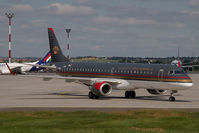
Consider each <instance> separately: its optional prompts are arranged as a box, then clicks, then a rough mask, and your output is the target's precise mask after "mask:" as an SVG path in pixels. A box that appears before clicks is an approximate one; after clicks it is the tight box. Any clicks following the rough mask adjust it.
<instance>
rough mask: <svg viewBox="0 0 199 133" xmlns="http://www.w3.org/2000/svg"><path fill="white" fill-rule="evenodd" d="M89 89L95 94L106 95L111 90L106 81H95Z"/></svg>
mask: <svg viewBox="0 0 199 133" xmlns="http://www.w3.org/2000/svg"><path fill="white" fill-rule="evenodd" d="M90 90H91V91H92V93H93V94H95V95H97V96H100V95H102V96H107V95H109V94H110V93H111V92H112V86H111V85H110V84H109V83H106V82H96V83H94V84H93V85H92V87H91V88H90Z"/></svg>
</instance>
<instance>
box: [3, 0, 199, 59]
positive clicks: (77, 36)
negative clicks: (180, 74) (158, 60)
mask: <svg viewBox="0 0 199 133" xmlns="http://www.w3.org/2000/svg"><path fill="white" fill-rule="evenodd" d="M0 2H1V4H0V31H1V32H0V56H4V57H7V56H8V18H6V16H5V12H14V13H15V16H14V18H13V19H12V20H13V21H12V44H13V45H12V56H13V57H27V56H34V57H42V56H43V55H44V54H45V53H46V52H48V50H49V45H48V34H47V28H48V27H53V28H54V31H55V33H56V35H57V39H58V41H59V43H60V45H61V47H62V48H63V52H64V53H66V42H67V41H66V32H65V29H66V28H71V29H72V32H71V47H70V48H71V52H70V53H71V56H73V57H74V56H88V55H92V56H134V57H168V56H177V49H178V47H180V55H181V56H192V54H193V55H194V56H199V0H56V1H55V0H40V1H39V0H34V1H33V0H31V1H30V0H0Z"/></svg>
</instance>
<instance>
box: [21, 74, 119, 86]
mask: <svg viewBox="0 0 199 133" xmlns="http://www.w3.org/2000/svg"><path fill="white" fill-rule="evenodd" d="M18 76H20V77H37V78H43V80H44V81H48V80H51V79H64V80H65V82H75V83H80V84H84V85H87V86H91V85H92V84H93V83H95V82H107V83H109V84H111V85H113V86H114V85H118V84H121V83H122V80H120V79H109V78H84V77H64V76H59V75H48V74H47V75H35V74H26V75H18Z"/></svg>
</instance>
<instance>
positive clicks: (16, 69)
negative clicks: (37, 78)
mask: <svg viewBox="0 0 199 133" xmlns="http://www.w3.org/2000/svg"><path fill="white" fill-rule="evenodd" d="M50 62H51V53H50V52H48V53H47V54H46V55H45V56H44V58H43V59H41V60H40V61H36V62H27V63H0V73H1V74H21V73H26V72H33V71H38V70H41V69H42V68H37V67H36V66H34V65H36V64H38V65H45V64H47V63H50Z"/></svg>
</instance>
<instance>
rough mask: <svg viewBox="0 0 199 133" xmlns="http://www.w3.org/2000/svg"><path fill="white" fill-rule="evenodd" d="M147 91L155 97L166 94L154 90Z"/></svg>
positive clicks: (162, 91) (163, 91)
mask: <svg viewBox="0 0 199 133" xmlns="http://www.w3.org/2000/svg"><path fill="white" fill-rule="evenodd" d="M147 91H148V92H149V93H150V94H153V95H161V94H163V93H165V92H166V91H165V90H154V89H147Z"/></svg>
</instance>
